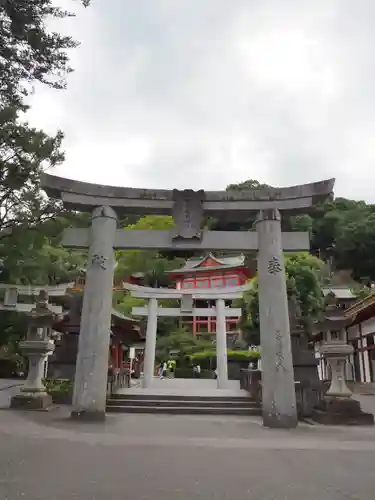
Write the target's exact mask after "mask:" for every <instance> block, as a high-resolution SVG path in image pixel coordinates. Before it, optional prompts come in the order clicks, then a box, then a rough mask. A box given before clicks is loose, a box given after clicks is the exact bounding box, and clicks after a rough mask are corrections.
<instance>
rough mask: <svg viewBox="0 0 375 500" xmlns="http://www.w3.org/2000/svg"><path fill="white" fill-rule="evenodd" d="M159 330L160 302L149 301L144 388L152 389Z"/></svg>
mask: <svg viewBox="0 0 375 500" xmlns="http://www.w3.org/2000/svg"><path fill="white" fill-rule="evenodd" d="M157 328H158V301H157V299H153V298H151V299H149V301H148V316H147V332H146V346H145V357H144V362H143V372H144V377H143V381H142V383H143V387H144V388H147V387H150V386H151V384H152V381H153V378H154V367H155V348H156V333H157Z"/></svg>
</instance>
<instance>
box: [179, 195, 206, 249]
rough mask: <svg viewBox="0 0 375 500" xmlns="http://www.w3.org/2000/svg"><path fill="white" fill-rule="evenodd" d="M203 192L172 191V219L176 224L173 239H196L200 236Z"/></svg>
mask: <svg viewBox="0 0 375 500" xmlns="http://www.w3.org/2000/svg"><path fill="white" fill-rule="evenodd" d="M203 200H204V191H203V189H201V190H199V191H193V190H192V189H185V190H183V191H180V190H179V189H174V190H173V201H174V204H173V209H172V217H173V220H174V223H175V224H176V229H175V230H174V234H173V239H183V240H184V239H185V240H186V239H187V240H190V239H192V238H198V239H199V240H200V238H201V235H202V230H201V225H202V221H203Z"/></svg>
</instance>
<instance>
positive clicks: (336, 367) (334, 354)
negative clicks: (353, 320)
mask: <svg viewBox="0 0 375 500" xmlns="http://www.w3.org/2000/svg"><path fill="white" fill-rule="evenodd" d="M353 350H354V349H353V346H351V345H348V344H346V343H345V342H341V341H336V342H335V341H331V342H330V343H329V344H328V343H327V344H323V345H322V347H321V349H320V352H321V353H322V354H323V356H324V358H325V359H327V361H328V364H329V366H330V368H331V374H332V378H331V385H330V387H329V389H328V391H327V392H326V396H334V397H338V398H345V397H347V398H350V397H351V396H352V391H351V390H350V389H349V387H348V386H347V385H346V380H345V365H346V360H347V358H348V356H349V355H350V354H353Z"/></svg>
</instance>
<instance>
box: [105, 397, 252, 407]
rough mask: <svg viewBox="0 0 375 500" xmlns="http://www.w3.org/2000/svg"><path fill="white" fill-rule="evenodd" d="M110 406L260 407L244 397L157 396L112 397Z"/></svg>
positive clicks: (109, 401) (109, 402)
mask: <svg viewBox="0 0 375 500" xmlns="http://www.w3.org/2000/svg"><path fill="white" fill-rule="evenodd" d="M107 405H108V406H159V407H172V406H174V407H191V408H199V407H215V408H217V407H225V408H228V407H235V408H259V405H258V404H257V403H256V402H255V401H251V400H250V401H249V400H247V399H244V400H243V401H233V400H230V399H227V400H220V401H218V400H212V399H209V398H206V399H204V400H203V399H199V400H192V399H189V400H187V399H183V398H182V399H158V398H155V397H149V398H148V399H136V398H132V399H130V398H126V399H119V398H114V399H112V398H110V399H109V400H108V402H107Z"/></svg>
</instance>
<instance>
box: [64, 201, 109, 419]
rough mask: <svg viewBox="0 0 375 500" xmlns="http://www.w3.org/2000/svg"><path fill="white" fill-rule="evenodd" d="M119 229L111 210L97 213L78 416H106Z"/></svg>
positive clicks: (77, 381)
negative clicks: (116, 236)
mask: <svg viewBox="0 0 375 500" xmlns="http://www.w3.org/2000/svg"><path fill="white" fill-rule="evenodd" d="M116 227H117V219H116V214H115V212H114V211H113V210H112V209H111V208H110V207H98V208H97V209H96V210H95V211H94V213H93V219H92V226H91V245H90V250H89V256H88V267H87V272H86V285H85V293H84V298H83V306H82V317H81V329H80V335H79V344H78V355H77V365H76V374H75V383H74V394H73V412H74V413H75V414H78V413H83V414H84V415H87V414H88V413H89V412H93V413H94V414H95V415H96V414H97V413H98V412H99V413H100V412H101V413H104V412H105V405H106V389H107V374H108V350H109V338H110V327H111V311H112V287H113V272H114V255H113V253H114V252H113V241H114V235H115V231H116Z"/></svg>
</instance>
